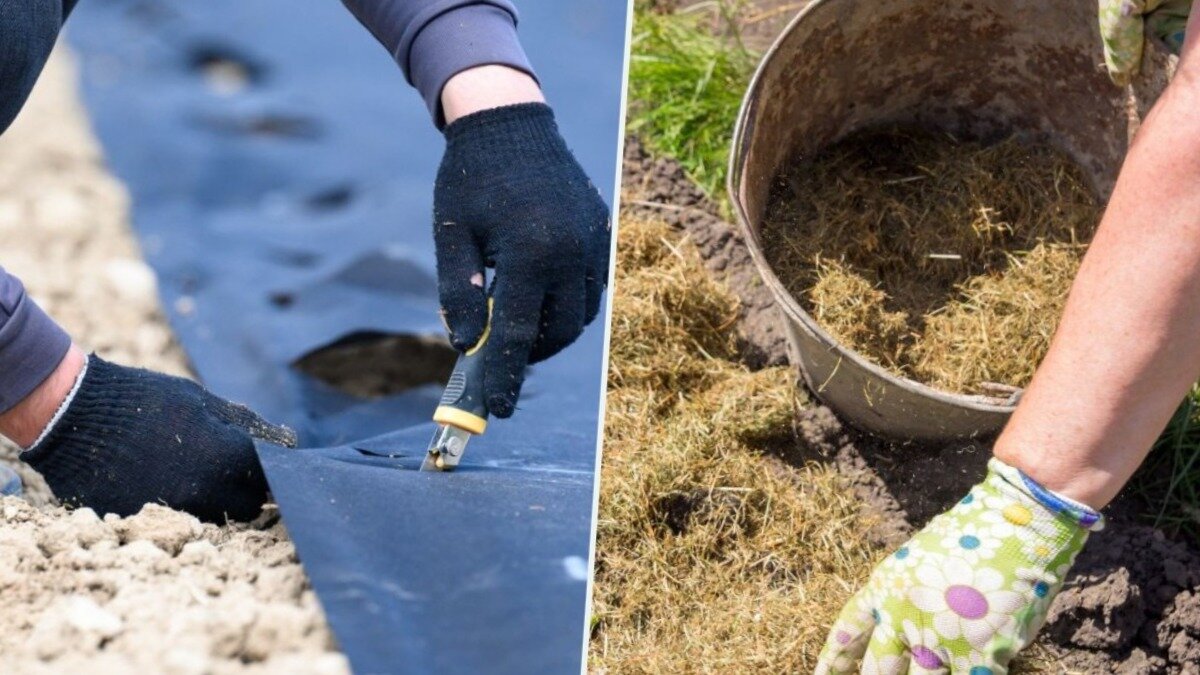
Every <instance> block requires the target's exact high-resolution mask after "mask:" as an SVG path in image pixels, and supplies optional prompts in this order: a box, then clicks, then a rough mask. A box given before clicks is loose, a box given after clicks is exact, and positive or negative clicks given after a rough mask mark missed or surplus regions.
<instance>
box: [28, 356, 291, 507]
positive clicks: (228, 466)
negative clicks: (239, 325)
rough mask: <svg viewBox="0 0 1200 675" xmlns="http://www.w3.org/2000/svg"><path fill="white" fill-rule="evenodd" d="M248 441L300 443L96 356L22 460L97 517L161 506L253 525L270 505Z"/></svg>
mask: <svg viewBox="0 0 1200 675" xmlns="http://www.w3.org/2000/svg"><path fill="white" fill-rule="evenodd" d="M252 438H258V439H260V440H264V441H267V442H269V443H275V444H278V445H285V446H288V447H292V446H294V445H295V444H296V435H295V434H294V433H293V432H292V431H291V430H289V429H287V428H285V427H279V426H275V425H273V424H270V423H268V422H266V421H265V420H263V419H262V418H261V417H259V416H258V415H257V414H255V413H254V412H253V411H251V410H250V409H249V408H245V407H243V406H240V405H237V404H234V403H230V402H228V401H225V400H223V399H221V398H218V397H217V396H214V395H213V394H210V393H209V392H208V391H206V390H205V389H204V388H203V387H201V386H200V385H198V384H196V383H195V382H192V381H191V380H185V379H183V378H180V377H171V376H169V375H163V374H161V373H155V372H151V371H149V370H141V369H137V368H126V367H124V366H118V365H116V364H113V363H109V362H107V361H105V360H103V359H101V358H99V357H97V356H95V355H93V356H91V357H90V358H89V359H88V363H87V367H86V369H85V370H84V372H83V375H82V376H81V377H80V379H79V382H78V383H77V384H76V387H75V390H74V391H73V392H72V393H71V394H70V395H69V396H68V398H67V401H66V402H65V403H64V404H63V408H62V409H61V412H60V414H59V415H58V416H57V417H56V419H55V420H54V421H52V422H51V424H50V428H49V429H48V430H47V431H46V432H44V433H43V435H42V438H40V439H38V441H37V442H35V443H34V445H33V447H31V448H30V449H28V450H26V451H25V452H23V453H22V454H21V459H22V460H23V461H25V462H27V463H29V465H30V466H32V467H33V468H35V469H37V470H38V471H39V472H41V474H42V476H43V477H45V479H46V483H47V484H49V486H50V489H51V490H52V491H53V492H54V495H55V496H56V497H58V498H59V499H61V500H62V501H63V502H66V503H68V504H72V505H75V506H88V507H91V508H92V509H93V510H95V511H96V512H97V513H99V514H100V515H104V514H106V513H115V514H117V515H119V516H129V515H133V514H135V513H137V512H138V511H140V510H141V508H142V506H143V505H145V504H147V503H149V502H154V503H159V504H165V505H166V506H169V507H171V508H175V509H180V510H182V511H187V512H189V513H191V514H192V515H194V516H196V517H198V518H200V519H202V520H207V521H211V522H223V521H224V520H225V519H226V518H228V519H232V520H250V519H252V518H254V516H255V515H257V514H258V513H259V511H260V510H261V509H262V505H263V503H265V502H266V499H267V481H266V478H265V477H264V476H263V471H262V467H261V466H260V465H259V462H258V455H257V453H256V452H255V450H254V442H253V440H252Z"/></svg>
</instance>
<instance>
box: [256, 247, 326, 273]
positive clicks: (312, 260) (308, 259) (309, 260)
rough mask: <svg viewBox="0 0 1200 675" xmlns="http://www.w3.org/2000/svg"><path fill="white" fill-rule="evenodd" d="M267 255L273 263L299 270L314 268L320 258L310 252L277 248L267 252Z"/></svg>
mask: <svg viewBox="0 0 1200 675" xmlns="http://www.w3.org/2000/svg"><path fill="white" fill-rule="evenodd" d="M268 255H269V256H270V258H271V259H272V260H274V261H275V262H278V263H280V264H281V265H287V266H288V267H296V268H299V269H307V268H309V267H313V266H315V265H316V264H317V263H318V262H320V261H321V256H319V255H317V254H316V253H313V252H311V251H298V250H296V249H285V248H277V249H273V250H271V251H269V252H268Z"/></svg>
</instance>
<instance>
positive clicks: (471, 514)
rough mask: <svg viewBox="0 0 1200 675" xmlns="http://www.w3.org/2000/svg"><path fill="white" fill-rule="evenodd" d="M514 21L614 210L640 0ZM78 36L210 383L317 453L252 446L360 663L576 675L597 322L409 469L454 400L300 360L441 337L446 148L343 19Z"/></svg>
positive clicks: (205, 11)
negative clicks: (435, 205) (631, 28)
mask: <svg viewBox="0 0 1200 675" xmlns="http://www.w3.org/2000/svg"><path fill="white" fill-rule="evenodd" d="M518 6H519V9H520V11H521V17H522V23H521V27H520V29H521V35H522V39H523V42H524V44H525V47H526V50H527V51H528V52H529V54H530V57H531V59H532V60H533V62H534V64H535V66H537V68H538V74H539V77H540V79H541V82H542V84H543V86H544V88H545V89H546V92H547V96H548V98H549V99H550V102H551V104H552V105H553V106H554V108H555V110H556V113H557V117H558V120H559V124H560V126H561V128H562V130H563V134H564V135H565V137H566V138H567V140H568V142H569V143H570V144H571V147H572V149H573V150H574V151H575V152H576V154H577V156H578V157H579V159H580V161H581V163H582V164H583V166H584V168H585V169H586V170H587V171H588V173H589V175H590V176H591V177H592V178H593V180H594V181H595V183H596V184H597V186H598V187H599V188H600V190H601V192H602V193H603V195H604V197H605V199H606V200H607V201H608V202H609V203H610V204H611V203H612V190H613V184H614V180H613V176H614V172H615V163H616V147H617V142H618V136H619V119H620V114H621V110H620V92H621V75H622V59H623V55H624V48H623V43H624V39H625V31H626V28H625V21H626V8H625V6H624V3H620V2H612V0H523V1H522V2H519V3H518ZM68 35H69V40H70V42H71V43H72V45H73V46H74V48H75V49H76V51H77V53H78V54H79V55H80V61H81V68H82V70H81V72H82V77H83V86H84V94H85V101H86V103H87V106H88V110H89V112H90V114H91V118H92V121H93V124H94V125H95V128H96V130H97V132H98V134H99V136H100V138H101V140H102V142H103V144H104V147H105V153H106V156H107V158H108V161H109V163H110V164H111V165H112V167H113V169H114V170H115V172H116V173H117V175H118V176H119V177H120V178H121V179H123V180H124V181H125V183H126V185H127V186H128V187H129V190H130V192H131V197H132V209H133V222H134V227H135V229H136V230H137V232H138V235H139V238H140V241H141V244H142V247H143V250H144V252H145V254H146V258H147V260H148V261H149V263H150V264H151V265H152V266H153V267H154V268H155V270H156V271H157V272H158V275H159V282H160V291H161V294H162V297H163V300H164V303H165V306H166V308H167V311H168V313H169V315H170V320H171V323H172V325H173V326H174V328H175V330H176V331H177V333H178V335H179V336H180V339H181V341H182V343H183V345H184V347H185V349H186V351H187V353H188V356H189V358H190V359H191V361H192V363H193V365H194V367H195V369H196V371H197V372H198V374H199V375H200V376H201V378H202V379H203V380H204V382H205V384H206V385H207V386H209V387H210V388H211V389H212V390H213V391H214V392H215V393H216V394H218V395H221V396H225V397H228V398H230V399H233V400H235V401H239V402H242V403H245V404H248V405H250V406H252V407H253V408H255V409H256V410H258V411H259V412H261V413H262V414H263V415H264V416H265V417H267V418H268V419H270V420H272V421H275V422H282V423H285V424H288V425H289V426H292V427H293V428H295V429H296V430H297V431H298V432H299V434H300V442H301V447H302V448H305V449H302V450H284V449H282V448H276V447H271V446H260V447H259V453H260V457H261V459H262V461H263V464H264V467H265V469H266V471H267V477H268V479H269V481H270V483H271V487H272V489H273V491H274V493H275V495H276V497H277V499H278V501H279V503H280V507H281V509H282V513H283V517H284V521H285V523H286V525H287V527H288V530H289V532H290V533H291V535H292V537H293V538H294V539H295V541H296V545H297V549H298V552H299V555H300V558H301V560H302V562H303V563H304V565H305V568H306V569H307V571H308V573H309V575H310V576H311V578H312V580H313V583H314V585H315V587H316V590H317V593H318V595H319V597H320V599H321V602H322V605H323V606H324V608H325V611H326V613H327V615H328V617H329V620H330V622H331V624H332V626H333V629H334V631H335V633H336V635H337V638H338V641H339V644H340V645H341V647H342V649H344V650H345V652H346V654H347V656H348V657H349V658H350V661H351V664H352V666H353V667H354V669H355V670H356V671H357V672H361V673H376V672H395V671H401V670H403V671H413V672H430V671H434V672H446V673H455V672H495V673H505V672H513V673H518V672H519V673H525V672H540V671H550V672H568V671H572V672H577V671H578V670H579V668H580V666H581V658H582V649H583V645H584V640H585V625H584V623H585V618H584V612H585V601H586V597H585V596H586V586H587V585H586V568H587V560H588V557H589V545H590V530H591V527H590V522H591V512H592V507H593V501H594V480H593V476H594V468H595V450H596V433H597V427H598V416H599V400H600V390H601V386H602V379H603V378H602V353H603V332H604V331H603V326H604V323H605V321H604V317H601V318H600V319H599V320H597V322H596V323H594V324H593V325H592V326H591V327H590V328H589V329H588V330H587V331H586V332H585V333H584V335H583V337H582V338H581V339H580V340H579V342H577V343H576V344H575V345H573V346H571V347H569V348H568V349H567V350H566V351H564V352H563V353H562V354H560V355H559V356H558V357H556V358H554V359H552V360H551V361H548V362H546V363H544V364H539V365H538V366H536V367H535V368H533V369H532V371H531V374H530V377H529V380H528V382H527V384H526V387H525V391H524V394H523V396H522V399H521V403H520V407H519V409H518V411H517V414H516V415H515V416H514V418H513V419H511V420H503V421H493V423H492V425H491V427H490V428H489V430H488V432H487V434H486V435H485V436H483V437H482V438H478V439H476V440H475V441H473V442H472V444H471V446H470V447H469V449H468V452H467V455H466V458H465V459H464V462H463V465H462V466H461V467H460V468H459V470H458V471H457V472H455V473H453V474H430V473H421V472H418V471H416V467H417V466H418V464H419V463H420V459H421V453H423V452H424V448H425V446H426V444H427V443H428V441H429V438H430V436H431V435H432V432H433V425H432V423H431V422H430V421H429V416H430V414H431V413H432V410H433V408H434V406H435V405H436V402H437V398H438V396H439V395H440V385H437V384H427V385H423V386H417V387H415V388H412V389H409V390H406V391H404V392H402V393H399V394H395V395H391V396H387V397H384V398H380V399H365V398H356V397H354V396H351V395H349V394H346V393H342V392H341V391H339V390H337V389H334V388H332V387H330V386H329V385H327V384H325V383H324V382H320V381H317V380H315V379H313V378H311V377H309V376H307V375H304V374H302V373H300V372H299V371H298V370H297V369H295V368H293V367H291V364H292V363H293V362H294V361H296V360H297V359H299V358H300V357H302V356H304V355H306V354H309V353H311V352H313V351H314V350H316V349H319V348H320V347H322V346H325V345H328V344H331V343H335V342H338V341H339V340H342V339H343V338H346V337H347V336H362V335H368V334H378V333H388V334H408V335H414V336H433V337H438V338H440V337H442V336H443V329H442V326H441V323H440V321H439V319H438V315H437V297H436V280H435V277H434V256H433V244H432V236H431V216H430V211H431V198H432V182H433V178H434V174H435V171H436V167H437V163H438V161H439V159H440V155H441V151H442V147H443V141H442V138H441V136H440V135H439V134H438V133H437V131H436V130H435V129H434V128H433V126H432V125H431V124H430V122H429V118H428V115H427V113H426V110H425V108H424V106H423V105H422V104H421V101H420V98H419V97H418V96H417V95H416V93H415V92H413V91H412V90H411V89H409V87H408V86H407V85H406V84H405V82H404V78H403V76H402V74H401V73H400V71H399V69H398V68H397V67H396V65H395V63H394V62H393V61H392V60H391V57H390V56H389V55H388V54H387V52H386V51H385V50H383V49H382V48H380V47H379V45H378V44H377V43H376V42H375V40H374V39H373V38H372V37H371V36H370V35H369V34H368V33H367V32H366V31H365V30H363V29H362V27H361V26H359V24H358V23H357V22H356V21H355V20H354V18H353V17H352V16H351V15H350V14H349V13H348V12H346V10H345V9H344V8H343V7H342V6H341V4H340V3H337V2H299V3H298V2H294V1H293V0H205V2H180V1H179V0H93V1H92V2H87V3H82V4H81V5H80V6H79V8H78V9H77V10H76V12H75V15H74V16H73V17H72V20H71V25H70V26H69V28H68ZM131 330H136V328H135V327H131ZM368 370H370V369H369V368H368Z"/></svg>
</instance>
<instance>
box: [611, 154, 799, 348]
mask: <svg viewBox="0 0 1200 675" xmlns="http://www.w3.org/2000/svg"><path fill="white" fill-rule="evenodd" d="M623 175H624V178H623V179H622V181H623V183H624V190H625V193H626V194H625V198H624V199H623V208H624V209H625V210H626V211H628V212H630V213H632V214H634V215H642V216H649V217H653V218H657V219H661V220H665V221H666V222H667V223H669V224H670V225H672V226H673V227H677V228H679V229H681V230H684V231H686V232H687V234H688V237H689V238H690V239H691V240H692V242H693V243H695V245H696V247H697V248H699V249H700V255H701V256H703V257H704V261H705V264H706V265H707V266H708V268H709V269H710V270H712V271H713V272H714V273H715V274H716V275H717V277H718V278H720V279H721V280H722V281H724V282H725V284H726V285H727V286H729V288H730V290H732V291H733V292H734V294H736V295H737V296H738V299H739V300H740V301H741V303H742V309H741V315H740V317H739V321H738V337H739V339H740V344H739V347H740V350H741V353H742V357H743V358H744V359H745V361H746V362H747V363H748V364H749V365H750V366H751V367H753V368H761V367H765V366H774V365H782V364H784V363H787V339H786V338H785V337H784V334H783V327H782V325H781V324H780V322H779V314H778V312H779V310H778V308H777V307H776V306H775V299H774V298H773V297H771V291H770V290H768V289H767V287H766V286H764V285H763V283H762V279H761V278H760V277H759V276H758V270H756V269H755V268H754V262H753V261H752V260H751V259H750V252H749V251H748V250H747V249H746V247H745V246H744V245H743V244H742V235H741V234H740V233H739V232H738V231H737V227H736V226H734V225H731V224H729V223H728V222H726V221H725V220H723V219H722V218H720V217H719V216H717V215H716V213H717V211H718V209H717V207H716V205H715V204H713V203H712V202H711V201H710V200H709V199H708V198H707V197H706V196H705V195H704V193H703V192H701V191H700V188H698V187H696V185H695V183H693V182H692V181H691V180H690V179H688V177H687V175H686V174H685V173H684V171H683V168H682V167H680V166H679V164H678V163H677V162H674V161H672V160H667V159H660V158H655V157H651V156H650V153H649V152H648V151H647V150H646V149H645V148H644V147H643V146H642V144H641V143H640V142H638V140H637V139H636V138H631V139H629V140H628V141H627V142H626V144H625V161H624V174H623Z"/></svg>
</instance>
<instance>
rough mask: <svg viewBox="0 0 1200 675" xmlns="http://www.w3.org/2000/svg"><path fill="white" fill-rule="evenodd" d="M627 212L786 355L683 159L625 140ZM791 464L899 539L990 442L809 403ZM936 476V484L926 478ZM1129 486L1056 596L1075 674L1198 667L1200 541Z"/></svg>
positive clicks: (1060, 646)
mask: <svg viewBox="0 0 1200 675" xmlns="http://www.w3.org/2000/svg"><path fill="white" fill-rule="evenodd" d="M624 171H625V173H624V179H623V180H624V183H625V191H626V198H625V200H624V205H625V208H626V209H627V210H631V211H633V212H634V213H637V214H640V215H653V216H655V217H658V218H662V219H665V220H666V221H667V222H669V223H670V224H672V225H673V226H675V227H678V228H680V229H683V230H685V231H686V232H687V233H688V235H689V236H690V238H691V239H692V240H693V241H694V242H695V243H696V244H697V246H698V248H699V249H700V252H701V255H702V256H703V257H704V258H705V260H706V262H707V265H708V267H709V268H710V269H711V270H713V272H714V273H715V274H716V275H717V276H718V277H720V278H722V279H723V280H724V281H725V283H726V284H727V285H729V286H730V288H731V290H732V291H733V292H734V293H735V294H736V295H737V296H738V297H739V298H740V299H741V300H742V301H743V303H744V305H745V307H744V308H743V310H742V317H741V324H740V326H739V336H740V338H741V340H742V342H743V348H744V351H745V353H746V360H747V362H748V363H749V364H750V365H751V366H752V367H759V366H762V365H765V364H779V363H785V362H786V358H787V355H786V340H785V337H784V334H783V330H782V326H781V325H780V323H779V321H780V316H779V314H778V310H777V308H776V307H775V304H774V300H773V298H772V297H771V294H770V292H769V290H768V289H767V288H766V287H765V286H763V284H762V283H761V281H760V279H759V277H758V272H757V270H756V269H755V268H754V265H753V262H752V261H751V259H750V256H749V253H748V252H747V251H746V249H745V247H744V246H742V245H741V237H740V235H739V234H738V233H737V232H736V227H735V226H733V225H730V224H729V223H727V222H726V221H724V220H723V219H722V218H721V217H719V216H718V215H717V214H718V209H717V208H716V206H715V205H714V204H712V203H711V202H710V201H708V200H707V199H705V197H704V196H703V194H702V193H701V192H700V191H699V190H698V189H697V188H696V187H695V186H694V185H693V184H692V183H691V181H690V180H689V179H688V178H687V176H686V175H685V174H684V172H683V170H682V168H681V167H679V165H678V164H677V163H675V162H673V161H671V160H668V159H662V158H652V157H650V156H649V155H648V153H647V152H646V151H645V150H644V149H643V147H642V146H641V144H640V143H638V142H637V141H636V140H634V139H630V141H629V142H628V143H627V144H626V152H625V163H624ZM763 450H764V452H766V453H769V454H772V455H776V456H780V457H781V458H782V459H784V460H785V461H789V462H792V463H800V462H804V461H812V460H817V461H826V462H832V463H834V464H835V465H836V466H837V467H838V468H839V469H840V470H841V471H843V472H844V473H845V474H846V475H848V476H850V477H851V480H852V482H853V483H854V485H855V492H856V493H857V496H858V497H859V499H861V500H862V501H863V502H865V503H866V504H868V505H870V507H871V509H872V510H873V511H874V512H875V513H876V515H877V516H878V517H879V519H880V522H879V525H878V526H877V527H876V528H875V532H874V534H875V538H876V539H877V541H878V542H879V543H880V544H883V545H895V544H898V543H900V542H901V541H902V540H903V539H905V538H906V537H907V536H909V535H910V534H911V533H912V532H913V531H915V530H916V529H917V528H920V527H922V526H923V525H924V524H925V523H926V522H927V521H928V520H929V519H930V518H932V517H933V516H935V515H937V514H938V513H941V512H942V511H944V510H945V509H947V508H949V507H950V506H951V505H952V504H953V503H954V502H955V501H956V500H957V499H959V498H960V497H961V496H962V494H964V493H965V492H966V491H967V490H968V489H969V488H970V486H971V485H973V484H974V483H975V482H977V481H978V480H979V478H980V477H982V475H983V473H984V467H985V465H986V463H987V460H988V457H990V454H991V453H990V446H988V445H985V444H976V445H969V446H964V445H961V444H954V445H949V446H945V447H925V446H920V445H896V444H890V443H885V442H883V441H880V440H877V439H874V438H872V437H869V436H865V435H863V434H861V433H859V432H857V431H855V430H853V429H851V428H849V427H847V426H844V425H843V424H842V423H841V421H840V420H839V419H838V418H837V416H836V415H835V414H834V413H833V412H832V411H830V410H829V409H828V408H826V407H824V406H820V405H815V406H813V407H811V408H808V409H805V410H802V411H800V413H799V418H798V420H797V426H796V438H794V439H791V441H790V442H780V439H777V438H776V439H768V440H764V448H763ZM931 475H933V476H937V478H938V480H937V481H936V482H934V481H930V480H929V476H931ZM1144 510H1145V509H1144V506H1143V505H1142V504H1140V503H1138V502H1137V500H1136V498H1135V497H1133V496H1130V495H1123V496H1122V497H1120V498H1118V500H1117V503H1115V504H1114V505H1113V506H1112V507H1110V508H1109V509H1108V510H1107V515H1108V518H1109V523H1108V527H1107V528H1106V529H1105V530H1104V531H1102V532H1100V533H1097V534H1096V535H1094V536H1093V537H1092V539H1091V541H1090V542H1089V544H1088V546H1087V547H1086V549H1085V550H1084V551H1083V553H1082V554H1081V555H1080V557H1079V560H1078V562H1077V563H1076V565H1075V568H1074V570H1072V573H1071V575H1070V577H1069V578H1068V581H1067V584H1066V587H1065V589H1064V590H1063V591H1062V593H1061V594H1060V595H1059V597H1058V598H1057V599H1056V601H1055V603H1054V605H1053V606H1052V608H1051V613H1050V617H1049V620H1048V622H1047V624H1046V627H1045V628H1044V629H1043V631H1042V634H1041V636H1040V642H1041V644H1042V645H1043V646H1045V647H1046V648H1047V650H1049V651H1050V652H1051V653H1052V654H1053V655H1054V656H1055V657H1056V659H1057V662H1058V663H1059V664H1060V665H1061V666H1063V667H1064V668H1066V669H1068V670H1070V671H1072V672H1086V673H1103V672H1119V673H1187V674H1200V550H1198V549H1197V547H1196V545H1195V543H1194V542H1184V541H1172V540H1171V539H1169V538H1168V537H1167V536H1166V535H1164V534H1163V533H1162V532H1160V531H1158V530H1156V529H1154V528H1151V527H1148V526H1146V525H1144V524H1141V523H1140V522H1138V520H1137V518H1136V516H1135V514H1137V513H1142V512H1144Z"/></svg>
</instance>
